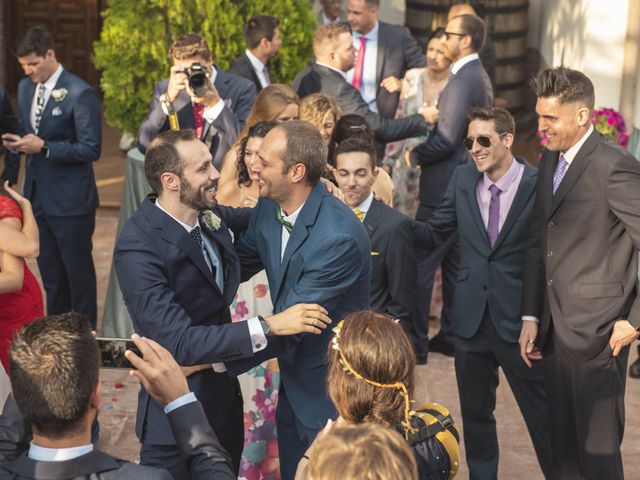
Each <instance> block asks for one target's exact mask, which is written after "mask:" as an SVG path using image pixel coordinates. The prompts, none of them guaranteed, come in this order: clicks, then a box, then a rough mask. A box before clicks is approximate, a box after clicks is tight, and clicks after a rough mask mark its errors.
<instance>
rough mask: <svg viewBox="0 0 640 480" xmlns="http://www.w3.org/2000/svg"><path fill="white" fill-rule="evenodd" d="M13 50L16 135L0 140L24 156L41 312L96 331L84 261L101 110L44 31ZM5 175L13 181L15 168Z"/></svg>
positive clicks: (92, 287)
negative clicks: (83, 321)
mask: <svg viewBox="0 0 640 480" xmlns="http://www.w3.org/2000/svg"><path fill="white" fill-rule="evenodd" d="M15 53H16V56H17V58H18V62H19V63H20V66H21V67H22V69H23V70H24V72H25V74H26V75H27V77H28V78H25V79H23V80H22V81H21V82H20V85H19V86H18V105H19V110H20V119H21V121H22V128H23V129H24V133H25V135H24V136H22V137H21V136H19V135H15V134H11V133H5V134H3V135H2V142H3V145H4V146H5V147H6V148H8V149H9V150H12V151H15V152H20V153H24V154H26V155H27V161H26V173H25V182H24V195H25V196H26V197H27V198H28V199H29V200H31V203H32V204H33V211H34V213H35V216H36V220H37V222H38V227H39V230H40V256H39V257H38V267H39V269H40V273H41V275H42V283H43V284H44V288H45V291H46V294H47V313H48V314H49V315H53V314H58V313H64V312H69V311H75V312H80V313H84V314H86V315H88V316H89V318H90V319H91V322H92V325H93V328H96V308H97V307H96V274H95V268H94V265H93V258H92V256H91V249H92V244H91V236H92V235H93V230H94V227H95V215H96V208H97V207H98V191H97V188H96V181H95V177H94V173H93V166H92V163H93V162H95V161H96V160H98V158H100V148H101V123H102V118H101V113H100V103H99V100H98V96H97V95H96V92H95V91H94V90H93V88H91V87H90V86H89V85H88V84H87V83H86V82H84V81H83V80H81V79H80V78H78V77H76V76H75V75H73V74H72V73H70V72H68V71H67V70H65V69H64V68H63V67H62V65H61V64H60V63H59V62H58V60H57V58H56V53H55V50H54V42H53V37H52V36H51V33H50V32H49V31H48V30H47V29H46V28H45V27H43V26H41V25H35V26H33V27H30V28H29V29H28V30H27V31H26V32H25V33H24V34H23V36H22V37H21V38H20V39H19V41H18V43H17V45H16V47H15ZM15 167H16V165H14V169H13V171H10V172H6V171H5V174H7V175H8V177H7V178H8V180H9V181H10V183H16V181H17V175H18V170H17V168H15Z"/></svg>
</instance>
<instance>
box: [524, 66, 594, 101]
mask: <svg viewBox="0 0 640 480" xmlns="http://www.w3.org/2000/svg"><path fill="white" fill-rule="evenodd" d="M530 84H531V89H532V90H533V92H534V93H535V95H536V97H538V98H549V97H558V99H559V100H560V103H573V102H581V103H584V105H585V106H586V107H587V108H589V110H593V106H594V104H595V98H596V96H595V91H594V88H593V83H592V82H591V80H589V77H587V76H586V75H585V74H584V73H582V72H579V71H578V70H572V69H570V68H566V67H556V68H547V69H546V70H542V71H541V72H538V73H537V74H535V75H534V76H533V77H532V78H531V82H530Z"/></svg>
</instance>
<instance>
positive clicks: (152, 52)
mask: <svg viewBox="0 0 640 480" xmlns="http://www.w3.org/2000/svg"><path fill="white" fill-rule="evenodd" d="M257 13H260V14H263V15H274V16H277V17H278V18H280V31H281V34H282V37H283V43H282V46H281V47H280V50H279V52H278V55H277V56H276V57H275V58H274V59H273V60H272V61H271V64H270V72H271V77H272V79H273V81H278V82H285V83H290V82H291V81H292V80H293V77H294V76H295V74H296V73H297V72H299V71H300V70H302V68H304V66H305V65H306V64H307V62H308V61H309V58H311V38H312V35H313V31H314V28H315V20H314V16H313V12H312V10H311V8H310V6H309V1H308V0H240V1H233V0H134V1H132V0H108V8H107V9H106V10H105V11H104V12H103V17H104V22H103V27H102V31H101V34H100V40H99V41H97V42H95V43H94V57H95V64H96V66H97V67H98V68H99V69H101V70H102V78H101V81H100V85H101V88H102V91H103V93H104V107H105V112H104V113H105V118H106V120H107V122H108V123H109V125H111V126H113V127H115V128H117V129H119V130H121V131H127V132H132V133H135V132H136V131H137V130H138V127H139V125H140V123H141V122H142V120H143V119H144V117H145V115H146V114H147V110H148V108H149V102H150V100H151V95H152V93H153V86H154V84H155V83H156V82H157V81H159V80H161V79H163V78H166V77H167V76H168V72H169V67H170V65H171V63H170V61H169V58H168V56H167V52H168V50H169V47H170V46H171V42H172V41H173V39H174V38H175V37H176V36H178V35H181V34H183V33H188V32H196V33H199V34H201V35H202V36H204V37H205V38H206V39H207V42H208V43H209V48H210V49H211V54H212V56H213V60H214V62H215V63H216V64H217V65H219V66H221V67H222V68H223V69H227V68H229V66H230V65H231V62H233V60H234V59H235V58H236V57H237V56H239V55H240V54H241V53H242V52H243V51H244V49H245V44H244V39H243V38H242V29H243V26H244V22H245V20H246V19H247V18H248V17H249V16H251V15H254V14H257Z"/></svg>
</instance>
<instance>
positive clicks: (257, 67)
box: [244, 50, 271, 88]
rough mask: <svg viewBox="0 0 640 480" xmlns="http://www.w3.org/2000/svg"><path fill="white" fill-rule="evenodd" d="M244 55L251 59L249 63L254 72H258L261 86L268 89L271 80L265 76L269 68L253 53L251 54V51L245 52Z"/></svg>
mask: <svg viewBox="0 0 640 480" xmlns="http://www.w3.org/2000/svg"><path fill="white" fill-rule="evenodd" d="M244 54H245V55H246V56H247V58H248V59H249V63H250V64H251V66H252V67H253V70H254V72H256V75H257V76H258V80H260V85H262V88H264V87H268V86H269V85H270V84H271V83H270V82H269V79H268V78H267V75H266V74H265V73H266V71H267V66H266V65H265V64H264V63H262V61H261V60H260V59H259V58H258V57H256V56H255V55H254V54H253V53H251V51H249V50H245V51H244Z"/></svg>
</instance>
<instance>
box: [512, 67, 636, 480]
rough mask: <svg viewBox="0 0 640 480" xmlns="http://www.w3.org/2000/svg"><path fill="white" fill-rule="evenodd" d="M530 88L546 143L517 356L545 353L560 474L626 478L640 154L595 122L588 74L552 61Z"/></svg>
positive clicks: (556, 469)
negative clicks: (622, 447)
mask: <svg viewBox="0 0 640 480" xmlns="http://www.w3.org/2000/svg"><path fill="white" fill-rule="evenodd" d="M532 87H533V91H534V93H535V94H536V96H537V97H538V100H537V103H536V112H537V113H538V126H539V129H540V131H541V132H542V133H543V134H544V135H545V137H546V139H547V144H546V149H545V150H544V152H543V154H542V158H541V159H540V165H539V170H538V182H537V189H536V203H535V207H534V212H533V216H532V220H531V226H530V234H529V236H530V238H529V246H528V248H527V257H526V269H525V282H524V288H523V291H524V296H523V305H522V314H523V328H522V333H521V335H520V348H521V354H522V357H523V359H524V361H525V362H529V358H540V357H541V352H542V354H544V356H545V374H546V386H547V396H548V398H549V413H550V420H551V439H552V446H553V455H554V456H553V477H554V478H589V479H591V478H593V479H596V478H607V479H621V478H624V473H623V468H622V457H621V455H620V444H621V443H622V436H623V431H624V390H625V382H626V367H627V360H628V356H629V348H628V347H629V345H630V344H631V343H632V342H633V341H634V340H636V339H637V338H638V337H639V336H640V296H638V295H637V281H638V278H637V273H638V258H637V249H638V248H640V163H638V161H637V160H636V159H634V158H633V156H632V155H630V154H629V153H627V152H626V151H624V150H621V149H619V148H616V147H615V146H613V145H611V144H609V143H607V142H606V141H605V139H604V138H602V136H601V135H600V134H599V133H598V132H596V131H595V129H594V128H593V126H592V124H591V113H592V110H593V105H594V100H595V93H594V89H593V84H592V83H591V80H589V78H587V77H586V76H585V75H584V74H583V73H581V72H578V71H576V70H571V69H569V68H564V67H558V68H554V69H547V70H544V71H542V72H540V73H538V74H537V75H536V76H535V77H534V78H533V80H532ZM538 322H539V323H538Z"/></svg>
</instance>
